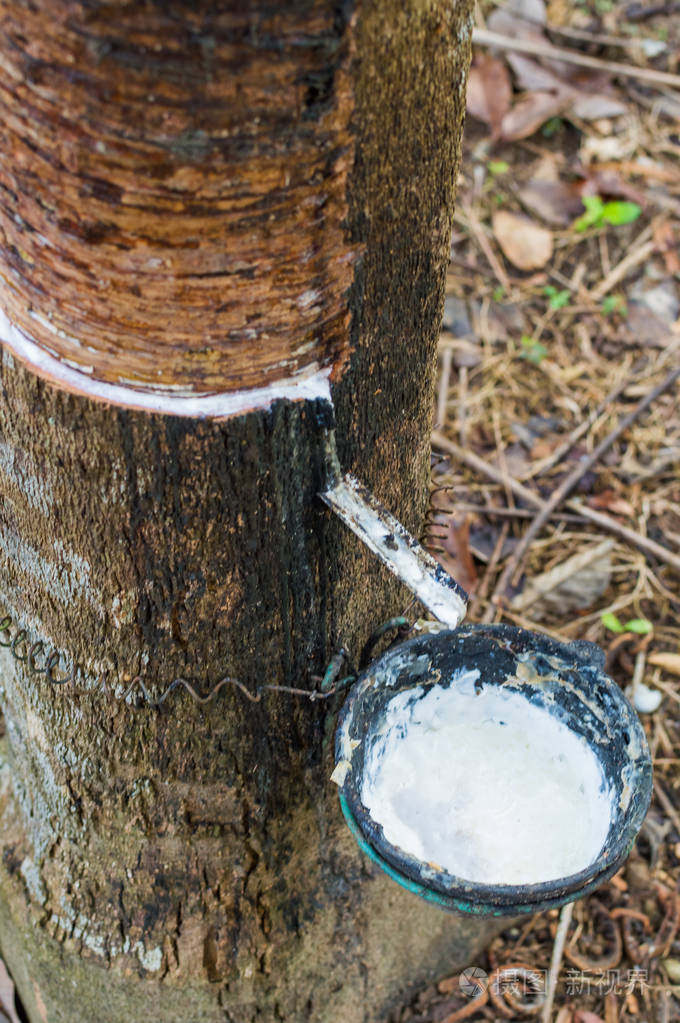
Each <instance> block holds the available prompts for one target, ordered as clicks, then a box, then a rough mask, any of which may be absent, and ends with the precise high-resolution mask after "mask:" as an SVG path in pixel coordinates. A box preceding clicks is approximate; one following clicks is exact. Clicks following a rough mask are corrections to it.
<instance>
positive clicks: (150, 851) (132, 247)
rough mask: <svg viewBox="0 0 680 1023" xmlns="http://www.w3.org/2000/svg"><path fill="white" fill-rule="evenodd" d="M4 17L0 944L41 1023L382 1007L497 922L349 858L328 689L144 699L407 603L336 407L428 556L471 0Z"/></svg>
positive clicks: (462, 955)
mask: <svg viewBox="0 0 680 1023" xmlns="http://www.w3.org/2000/svg"><path fill="white" fill-rule="evenodd" d="M0 23H1V24H0V28H1V32H0V50H1V53H2V59H1V60H0V90H1V91H2V110H1V113H0V117H1V119H2V127H1V134H0V306H1V307H2V316H1V317H0V325H1V328H2V340H3V342H4V343H5V346H6V347H5V349H4V355H3V360H2V367H1V376H0V383H1V387H2V391H1V400H0V443H1V446H0V466H1V474H0V486H1V492H2V507H1V510H0V527H1V529H0V547H1V550H0V557H1V564H0V588H1V595H2V605H3V607H2V610H3V615H4V617H3V621H2V623H1V624H2V629H3V630H4V631H2V632H1V633H0V641H2V643H3V646H2V648H1V652H0V665H1V676H0V682H1V689H0V696H1V700H2V710H3V713H4V718H5V724H6V735H5V738H4V739H3V740H2V767H1V769H0V782H1V792H0V813H1V821H0V843H1V851H2V856H1V857H0V948H1V952H2V956H3V957H4V958H5V959H6V961H7V963H8V965H9V967H10V969H11V971H12V972H13V975H14V977H15V980H16V982H17V984H18V987H19V991H20V994H21V998H22V1000H23V1002H24V1004H25V1006H26V1009H27V1011H28V1014H29V1017H30V1020H31V1023H38V1021H43V1023H44V1021H49V1023H57V1021H63V1023H90V1021H92V1020H97V1021H98V1023H130V1021H131V1020H140V1021H141V1020H144V1021H145V1023H161V1021H162V1023H191V1021H196V1023H198V1021H201V1023H209V1021H218V1020H219V1021H230V1023H251V1021H255V1020H258V1021H270V1020H272V1021H273V1020H295V1021H297V1020H309V1021H325V1020H329V1021H330V1020H336V1019H342V1020H344V1021H347V1023H354V1021H364V1020H383V1019H384V1018H385V1016H386V1013H387V1012H388V1011H389V1009H390V1007H391V1006H393V1005H395V1004H397V1003H398V1002H399V1001H400V1000H401V999H403V998H404V997H405V996H406V995H407V994H408V992H409V991H411V990H413V989H414V988H415V987H416V986H417V985H419V984H421V983H423V982H424V981H425V980H426V979H427V978H430V977H431V976H432V975H433V974H434V973H435V972H436V971H439V970H443V969H447V968H453V967H454V966H455V965H456V964H457V963H458V964H460V963H461V962H462V961H464V960H469V959H470V957H471V956H472V955H473V954H474V952H475V951H476V949H477V948H478V947H479V946H480V945H481V944H482V943H483V942H484V940H485V938H486V937H487V936H488V933H489V932H488V929H487V928H485V926H484V925H482V924H480V923H476V924H472V923H469V922H467V921H464V920H462V919H458V918H455V917H453V916H448V915H446V914H444V913H443V912H441V911H439V910H437V909H434V908H430V907H428V906H425V905H424V904H421V902H420V901H419V900H417V899H416V898H415V897H414V896H412V895H410V894H408V893H406V892H404V891H402V890H401V889H400V888H398V887H397V886H396V885H394V884H393V883H392V882H391V881H389V880H388V879H387V878H386V877H384V876H383V875H382V874H380V873H379V872H376V870H375V868H374V867H372V866H371V865H370V864H369V863H368V862H367V861H366V860H364V859H363V858H362V856H361V854H360V853H359V852H358V850H357V849H356V847H355V845H354V843H353V840H352V838H351V837H350V835H349V833H348V832H347V830H346V828H345V827H344V825H343V823H342V820H341V817H340V814H339V811H338V805H337V794H336V792H335V790H334V786H333V785H332V784H331V783H330V781H329V775H330V773H331V769H332V751H331V744H332V732H333V724H334V715H335V713H336V712H337V709H338V699H337V697H334V698H333V700H331V701H330V702H329V703H325V704H320V703H312V702H310V701H308V700H305V699H301V698H296V697H293V696H290V695H286V694H282V693H276V692H270V693H267V694H266V695H265V696H263V698H262V700H261V701H260V702H259V703H254V702H252V701H250V700H248V699H247V698H246V696H245V695H244V694H243V693H242V692H241V691H240V690H238V689H237V688H235V687H234V686H233V685H231V684H225V685H224V686H223V687H222V688H221V689H220V691H219V693H217V694H216V695H215V696H214V698H213V699H212V700H211V701H209V702H206V703H205V704H202V703H200V702H198V701H197V700H195V699H194V698H193V697H192V695H191V693H190V692H189V691H188V689H187V688H186V687H185V686H183V685H178V686H177V687H176V688H175V689H173V690H172V691H171V693H170V695H169V696H168V697H167V699H166V700H165V702H164V703H163V705H162V707H161V709H156V708H154V707H153V706H152V705H151V704H150V702H149V700H153V699H157V698H158V697H159V696H160V695H161V694H162V693H163V692H165V690H166V688H167V686H168V685H169V683H171V682H172V681H173V680H174V679H176V678H178V677H180V676H181V677H182V678H184V679H186V680H190V681H191V684H192V686H193V687H194V689H195V691H196V692H197V693H200V694H205V693H208V692H209V691H210V690H211V687H212V686H213V685H214V683H215V682H216V681H217V680H219V679H220V678H222V677H223V676H224V675H225V674H228V675H229V676H232V677H235V678H238V679H240V680H242V682H243V683H244V685H245V686H246V687H248V689H250V690H251V691H253V690H254V689H255V688H256V687H257V686H258V685H259V684H261V683H263V682H272V683H279V684H285V685H289V686H290V685H292V686H297V687H300V688H303V689H311V688H314V687H315V684H316V683H315V682H314V679H313V677H312V676H313V675H314V674H315V673H317V674H318V673H320V672H321V671H322V670H323V667H324V666H325V664H326V662H327V661H328V659H329V657H330V656H331V655H332V653H333V652H334V651H335V650H336V649H337V647H338V646H339V645H340V644H341V643H344V644H345V645H346V646H348V647H349V648H350V649H351V650H353V651H358V650H359V649H360V647H361V644H362V643H363V641H364V640H365V638H366V636H367V634H368V632H369V631H370V630H371V629H372V628H373V627H375V625H377V624H378V623H379V622H380V621H382V620H383V619H384V618H386V617H388V616H389V615H390V614H392V613H394V612H396V611H399V610H400V609H401V608H402V607H403V606H404V605H405V603H407V599H408V598H407V596H406V595H405V594H404V592H403V591H401V590H400V589H399V587H398V586H397V585H396V584H395V583H393V582H392V581H391V579H390V578H389V577H388V576H387V574H386V573H385V571H384V570H383V569H382V568H381V567H379V565H378V564H377V563H376V562H375V561H374V560H372V559H371V557H370V555H368V554H366V553H365V552H364V551H363V550H362V549H360V548H359V545H358V542H357V541H356V540H355V539H354V538H353V537H352V536H351V535H350V534H349V533H347V532H345V531H344V528H343V527H342V526H340V525H338V524H336V522H334V521H333V520H332V519H331V517H330V515H329V513H328V512H326V511H325V510H324V509H323V507H322V506H321V505H320V503H319V502H318V501H317V499H316V492H317V489H318V487H319V484H320V480H321V473H322V467H321V464H320V458H321V456H320V444H319V430H320V419H321V418H323V414H324V412H323V410H324V407H325V406H324V405H323V403H322V402H321V398H322V397H323V395H324V393H325V391H324V388H327V386H328V383H327V379H328V377H329V376H330V381H331V385H332V394H333V400H334V403H335V406H336V413H337V424H338V437H339V443H340V455H341V459H342V461H343V464H344V466H345V467H346V468H347V469H348V470H349V469H351V470H353V471H354V472H355V473H356V474H357V475H358V476H359V477H360V478H361V479H363V480H364V481H366V482H367V483H369V484H370V485H371V486H372V487H373V488H374V489H375V491H376V492H377V494H378V495H379V496H380V497H381V498H382V499H383V500H384V502H385V503H386V504H387V505H388V506H389V507H390V508H391V509H392V510H394V511H395V512H396V513H397V514H398V515H399V516H400V517H401V519H402V520H403V521H404V522H405V524H406V525H407V526H409V527H410V528H411V529H413V530H415V531H416V532H417V531H418V529H419V525H420V523H421V521H422V516H423V512H424V508H425V504H426V496H427V473H428V452H429V444H428V433H429V428H430V415H431V411H430V410H431V403H432V390H433V374H434V367H435V362H436V354H435V353H436V339H437V333H438V326H439V319H440V312H441V305H442V293H443V282H444V275H445V269H446V264H447V261H448V250H449V235H450V227H451V214H452V203H453V193H454V183H455V179H456V172H457V165H458V155H459V138H460V129H461V119H462V115H463V107H464V82H465V75H466V70H467V64H468V58H469V52H468V51H469V39H470V11H469V4H468V3H466V2H461V3H457V4H456V3H451V2H450V0H384V2H379V0H366V2H363V3H358V4H357V5H356V6H355V5H353V4H351V3H345V4H340V3H338V4H332V3H329V2H322V0H309V2H289V3H285V4H277V5H273V6H268V5H267V4H264V3H255V2H251V3H246V4H236V3H217V4H216V3H203V2H201V0H194V2H192V3H183V2H179V0H176V2H167V3H163V4H160V3H158V4H151V3H148V4H129V3H125V2H122V0H121V2H119V3H116V2H114V3H108V4H103V3H98V2H96V0H88V2H85V0H82V2H79V0H69V2H67V0H32V2H30V3H29V2H28V0H25V2H24V0H20V2H18V3H17V2H12V3H9V2H0ZM300 381H302V384H300ZM263 387H270V388H273V390H272V391H264V392H263V391H262V388H263ZM300 387H302V391H299V390H298V389H299V388H300ZM305 387H306V388H307V391H306V392H305V391H304V388H305ZM303 392H304V393H307V395H308V396H307V398H306V399H305V398H304V393H303ZM277 395H279V399H280V400H273V399H275V398H276V396H277ZM315 395H316V397H315ZM286 396H287V397H286ZM291 398H296V399H297V400H291ZM249 408H250V409H251V410H250V411H245V410H247V409H249ZM236 412H239V413H240V414H235V413H236ZM229 413H231V414H229ZM8 644H9V645H8ZM50 675H51V678H50ZM69 678H70V681H64V683H63V684H61V685H55V684H53V683H54V682H55V681H63V680H65V679H69Z"/></svg>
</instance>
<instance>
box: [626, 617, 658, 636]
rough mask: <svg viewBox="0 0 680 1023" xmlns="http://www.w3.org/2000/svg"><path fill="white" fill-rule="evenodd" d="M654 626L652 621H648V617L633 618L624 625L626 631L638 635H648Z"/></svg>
mask: <svg viewBox="0 0 680 1023" xmlns="http://www.w3.org/2000/svg"><path fill="white" fill-rule="evenodd" d="M653 628H654V626H653V625H652V623H651V622H648V621H647V619H646V618H631V620H630V621H629V622H626V624H625V625H624V629H625V630H626V632H635V633H637V635H638V636H647V635H648V634H649V633H650V632H651V631H652V629H653Z"/></svg>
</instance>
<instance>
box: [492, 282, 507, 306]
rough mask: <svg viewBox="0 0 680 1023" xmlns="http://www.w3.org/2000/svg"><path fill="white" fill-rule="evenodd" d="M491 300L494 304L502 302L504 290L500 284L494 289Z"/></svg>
mask: <svg viewBox="0 0 680 1023" xmlns="http://www.w3.org/2000/svg"><path fill="white" fill-rule="evenodd" d="M491 298H492V299H493V300H494V302H502V301H503V299H504V298H505V288H504V287H503V285H502V284H499V285H498V287H497V288H494V290H493V291H492V293H491Z"/></svg>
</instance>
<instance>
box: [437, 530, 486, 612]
mask: <svg viewBox="0 0 680 1023" xmlns="http://www.w3.org/2000/svg"><path fill="white" fill-rule="evenodd" d="M442 545H443V547H444V551H445V552H446V553H445V554H444V555H442V554H440V555H439V560H440V561H441V562H442V564H443V565H444V568H446V569H447V571H449V572H450V573H451V575H452V576H453V577H454V579H456V580H457V582H459V583H460V585H461V586H462V587H463V589H464V590H467V592H468V593H473V592H474V590H475V587H476V586H477V569H476V568H475V563H474V560H473V558H472V554H471V552H470V519H469V517H468V516H467V515H466V516H465V519H464V520H463V522H462V523H460V525H459V524H458V523H457V522H456V520H455V518H454V517H453V516H451V517H450V518H449V521H448V526H447V529H446V533H445V535H444V539H443V541H442Z"/></svg>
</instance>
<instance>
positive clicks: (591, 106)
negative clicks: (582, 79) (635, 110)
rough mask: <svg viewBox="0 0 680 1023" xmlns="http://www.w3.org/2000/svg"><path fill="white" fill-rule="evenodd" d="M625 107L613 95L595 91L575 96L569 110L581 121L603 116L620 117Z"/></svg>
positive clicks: (624, 111) (596, 119)
mask: <svg viewBox="0 0 680 1023" xmlns="http://www.w3.org/2000/svg"><path fill="white" fill-rule="evenodd" d="M627 109H628V108H627V107H626V104H625V103H622V102H621V100H620V99H617V98H616V97H615V96H608V95H607V94H606V93H603V92H599V93H598V92H595V93H592V94H590V95H588V94H585V95H583V96H577V97H576V98H575V100H574V102H573V103H572V105H571V111H570V112H571V113H572V114H573V115H574V117H580V118H581V120H582V121H599V120H600V118H603V117H620V116H621V115H622V114H625V113H626V111H627Z"/></svg>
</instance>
